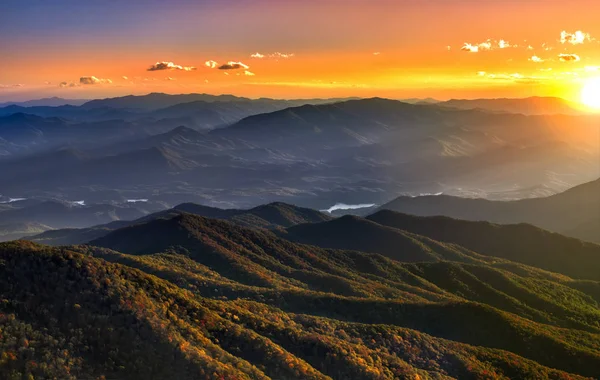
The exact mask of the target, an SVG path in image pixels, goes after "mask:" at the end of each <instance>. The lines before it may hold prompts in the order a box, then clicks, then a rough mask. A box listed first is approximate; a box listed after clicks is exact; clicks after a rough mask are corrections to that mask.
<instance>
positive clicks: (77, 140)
mask: <svg viewBox="0 0 600 380" xmlns="http://www.w3.org/2000/svg"><path fill="white" fill-rule="evenodd" d="M556 102H560V100H559V99H544V100H542V103H544V104H547V106H543V107H542V108H541V111H543V112H548V111H550V110H558V109H559V108H556V107H555V106H556ZM478 103H479V102H478ZM482 103H486V104H488V103H489V104H491V105H498V104H503V103H504V101H501V100H493V101H491V102H482ZM511 103H514V104H512V105H510V106H509V107H508V109H507V112H513V113H505V112H496V108H495V107H492V106H491V105H490V106H489V107H488V109H486V107H481V106H479V105H473V106H467V107H466V108H468V109H458V108H453V107H449V106H448V105H447V104H446V105H445V104H441V103H435V104H429V103H425V104H408V103H405V102H400V101H395V100H389V99H381V98H372V99H359V100H342V99H328V100H319V99H312V100H311V99H308V100H273V99H244V98H236V97H233V96H218V97H215V96H208V95H203V94H188V95H165V94H149V95H146V96H127V97H121V98H114V99H103V100H94V101H90V102H88V103H86V104H84V105H81V106H73V105H64V106H57V107H49V106H32V107H20V106H8V107H4V108H1V109H0V194H2V196H4V197H11V198H22V197H26V198H30V199H31V198H36V199H59V200H63V201H68V200H73V199H78V200H85V201H86V202H88V204H91V203H115V202H117V203H118V202H123V201H124V199H149V200H150V201H153V202H164V203H167V204H169V205H171V206H172V205H176V204H179V203H182V202H198V203H210V202H213V201H215V200H218V201H219V202H222V203H221V204H227V205H232V206H235V207H251V206H253V205H257V204H262V203H266V202H273V201H285V202H291V203H295V204H301V205H304V206H307V207H312V208H316V209H327V208H329V207H331V206H332V205H335V204H336V203H346V204H371V203H374V204H382V203H383V202H386V201H388V200H389V199H392V198H393V197H395V196H397V195H398V194H409V195H416V194H423V193H434V194H435V193H439V192H444V193H445V194H452V195H459V196H479V197H484V198H488V199H518V198H529V197H533V196H536V197H538V196H547V195H550V194H556V193H558V192H561V191H564V190H565V189H567V188H569V187H572V186H575V185H577V184H579V183H582V182H585V181H589V180H590V179H592V178H597V177H598V176H599V175H600V174H599V173H600V167H599V166H598V162H599V161H598V160H599V152H600V150H599V149H598V144H599V142H600V130H599V129H598V128H597V125H598V124H599V120H600V116H598V115H580V114H577V113H574V114H566V115H556V114H553V115H539V114H536V115H524V114H517V113H514V112H521V110H522V109H524V108H528V107H529V105H528V104H530V101H529V100H525V99H518V100H514V101H513V102H511ZM489 104H488V105H489ZM567 106H568V105H565V107H567ZM502 107H504V106H502ZM475 108H476V109H475ZM541 111H540V112H541ZM115 163H118V164H119V165H116V164H115ZM504 184H509V185H507V186H504ZM214 205H217V203H214ZM27 222H38V223H42V224H46V225H49V226H50V227H53V228H61V227H63V226H60V225H53V224H48V223H45V222H42V221H38V220H27ZM89 226H90V225H86V226H85V227H89ZM70 227H81V226H70Z"/></svg>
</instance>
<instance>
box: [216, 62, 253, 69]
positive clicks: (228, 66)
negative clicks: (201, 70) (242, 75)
mask: <svg viewBox="0 0 600 380" xmlns="http://www.w3.org/2000/svg"><path fill="white" fill-rule="evenodd" d="M249 68H250V66H248V65H245V64H243V63H242V62H233V61H229V62H227V63H224V64H222V65H221V66H219V67H218V69H219V70H238V69H245V70H247V69H249Z"/></svg>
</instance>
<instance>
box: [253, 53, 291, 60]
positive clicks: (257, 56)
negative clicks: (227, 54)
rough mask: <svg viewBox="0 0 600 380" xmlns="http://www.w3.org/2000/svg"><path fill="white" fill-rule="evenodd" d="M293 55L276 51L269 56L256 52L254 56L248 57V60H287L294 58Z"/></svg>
mask: <svg viewBox="0 0 600 380" xmlns="http://www.w3.org/2000/svg"><path fill="white" fill-rule="evenodd" d="M294 56H295V54H294V53H280V52H278V51H276V52H275V53H271V54H261V53H259V52H256V53H254V54H251V55H250V58H258V59H263V58H276V59H278V58H282V59H287V58H292V57H294Z"/></svg>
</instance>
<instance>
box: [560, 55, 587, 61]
mask: <svg viewBox="0 0 600 380" xmlns="http://www.w3.org/2000/svg"><path fill="white" fill-rule="evenodd" d="M558 59H560V61H561V62H579V61H580V60H581V58H579V56H578V55H577V54H559V55H558Z"/></svg>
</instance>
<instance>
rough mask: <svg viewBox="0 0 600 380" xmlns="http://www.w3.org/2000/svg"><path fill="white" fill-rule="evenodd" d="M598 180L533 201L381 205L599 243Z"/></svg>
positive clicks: (436, 199) (409, 200) (438, 199)
mask: <svg viewBox="0 0 600 380" xmlns="http://www.w3.org/2000/svg"><path fill="white" fill-rule="evenodd" d="M598 194H600V179H597V180H595V181H591V182H588V183H585V184H582V185H580V186H576V187H574V188H572V189H569V190H567V191H565V192H563V193H560V194H556V195H552V196H549V197H542V198H535V199H521V200H516V201H490V200H486V199H471V198H459V197H453V196H446V195H439V196H423V197H405V196H403V197H399V198H396V199H394V200H392V201H391V202H388V203H386V204H384V205H382V206H381V207H380V208H381V209H382V210H393V211H399V212H402V213H408V214H414V215H419V216H435V215H443V216H449V217H452V218H458V219H465V220H476V221H489V222H496V223H531V224H534V225H536V226H539V227H541V228H545V229H548V230H550V231H555V232H560V233H564V234H567V235H569V236H573V237H577V238H580V239H584V240H589V241H594V242H598V243H600V233H599V230H598V229H596V228H595V227H596V226H598V224H599V221H600V197H599V196H598Z"/></svg>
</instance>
